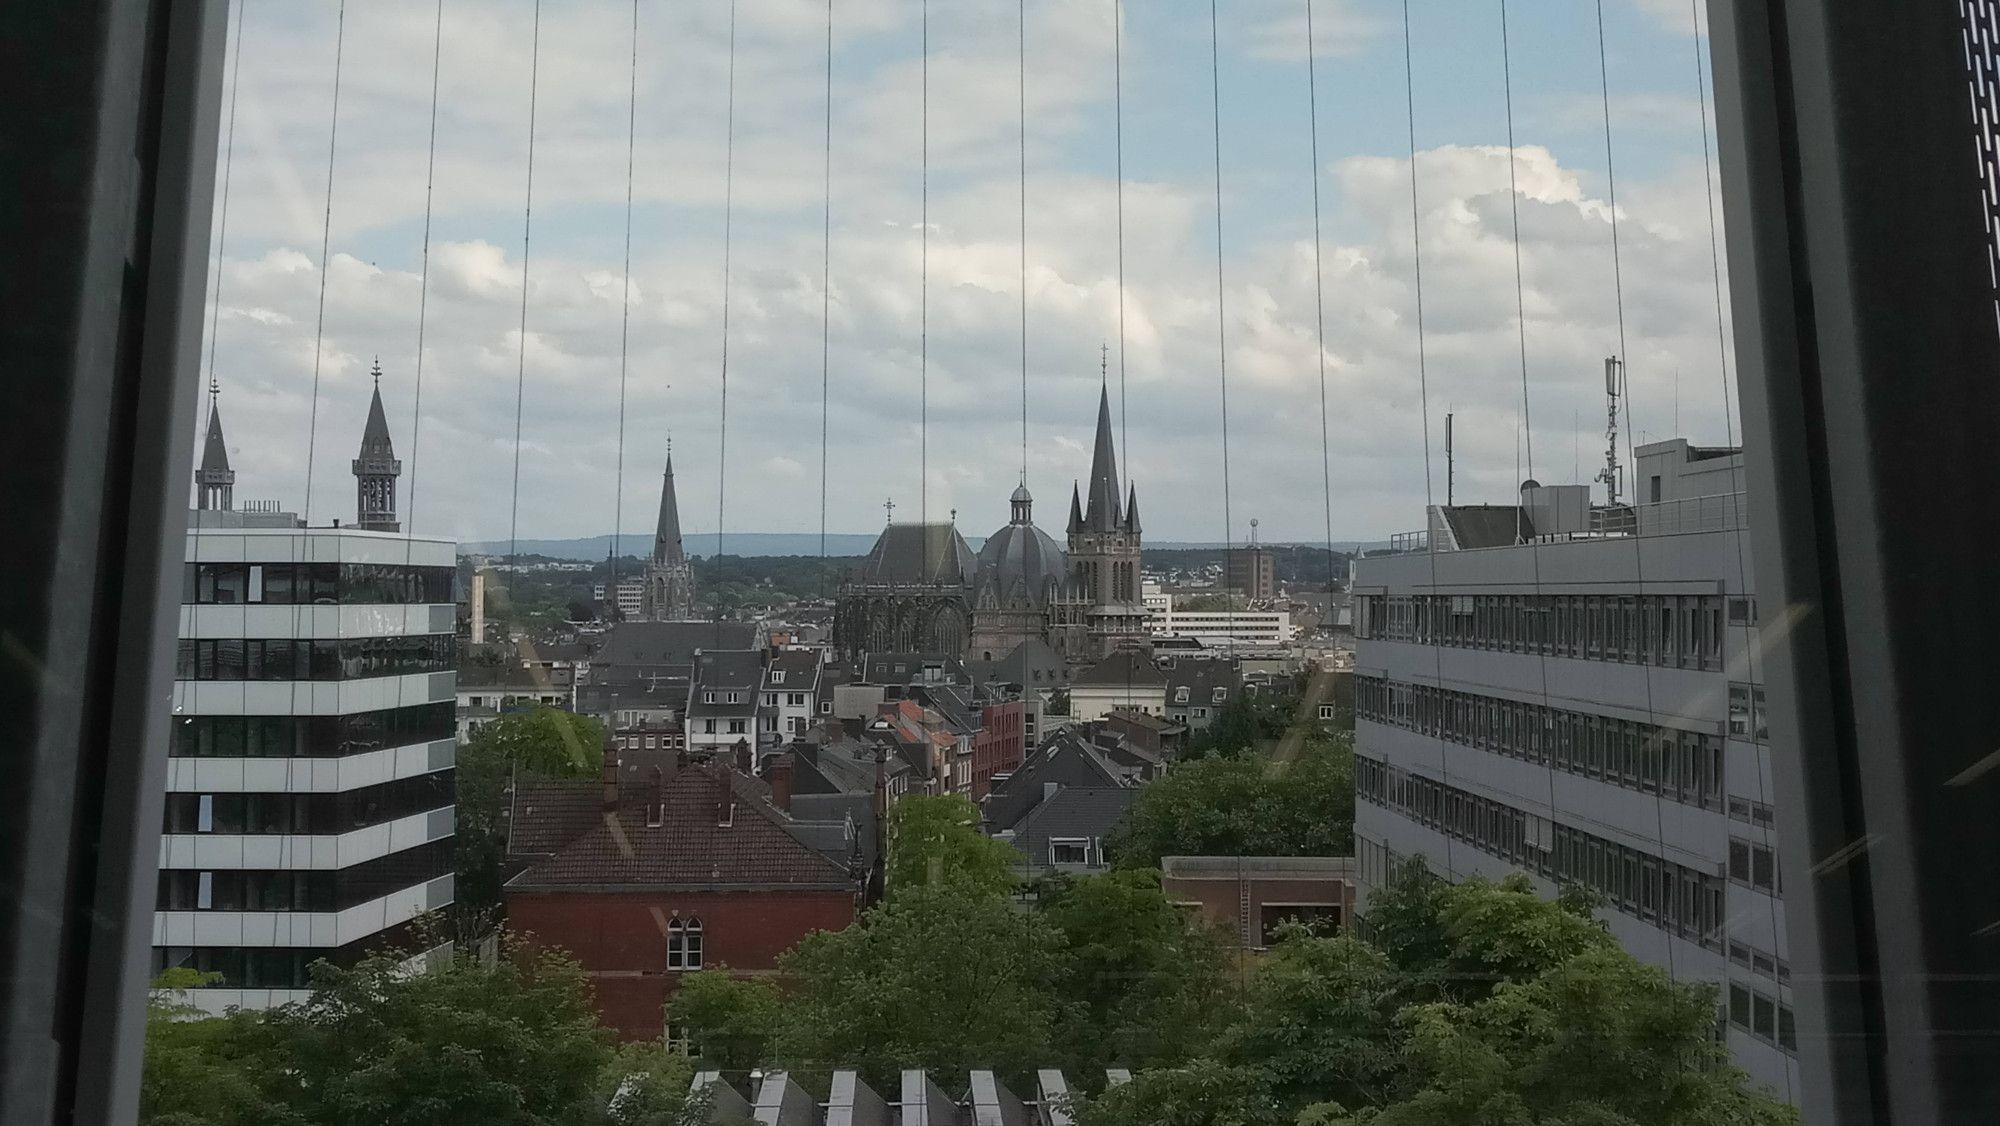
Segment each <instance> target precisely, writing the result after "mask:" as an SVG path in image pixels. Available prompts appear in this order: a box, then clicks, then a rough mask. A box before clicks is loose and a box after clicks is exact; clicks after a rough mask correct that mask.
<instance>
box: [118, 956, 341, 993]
mask: <svg viewBox="0 0 2000 1126" xmlns="http://www.w3.org/2000/svg"><path fill="white" fill-rule="evenodd" d="M334 954H335V951H333V950H327V949H314V948H310V947H293V946H279V947H251V948H245V947H241V946H155V947H154V948H153V976H154V977H158V976H159V975H160V974H162V973H164V972H166V971H167V970H172V969H191V970H197V971H199V972H201V973H205V974H218V975H220V977H221V980H220V981H218V982H216V983H214V984H213V985H210V986H207V987H206V988H211V989H304V988H306V987H307V986H308V985H310V984H311V983H312V982H311V977H310V975H309V974H308V973H307V972H306V971H307V967H309V966H311V965H312V964H313V963H314V962H322V961H331V960H332V959H333V956H334Z"/></svg>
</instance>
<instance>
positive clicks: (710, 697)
mask: <svg viewBox="0 0 2000 1126" xmlns="http://www.w3.org/2000/svg"><path fill="white" fill-rule="evenodd" d="M701 702H702V703H704V704H713V703H715V693H713V692H703V693H702V694H701Z"/></svg>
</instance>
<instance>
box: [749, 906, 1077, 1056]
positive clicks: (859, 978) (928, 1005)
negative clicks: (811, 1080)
mask: <svg viewBox="0 0 2000 1126" xmlns="http://www.w3.org/2000/svg"><path fill="white" fill-rule="evenodd" d="M1063 956H1064V940H1063V935H1062V932H1060V931H1058V930H1057V929H1055V928H1054V927H1052V926H1050V925H1049V923H1048V922H1047V921H1046V920H1045V919H1043V918H1041V917H1040V916H1038V915H1035V914H1031V913H1028V912H1025V911H1021V910H1019V909H1018V908H1016V907H1015V905H1014V904H1013V903H1012V902H1011V901H1010V900H1009V899H1007V898H1005V897H1002V896H995V895H982V894H974V893H971V892H969V891H968V890H967V889H965V888H964V887H954V886H949V885H947V886H942V887H917V888H910V889H906V890H905V891H903V892H902V893H900V894H899V895H897V896H896V897H895V898H894V899H891V900H888V901H887V902H885V903H882V904H879V905H877V906H875V907H873V908H871V909H870V910H869V911H868V912H867V914H866V915H865V916H863V918H862V920H861V922H860V923H859V924H858V925H856V926H853V927H849V928H848V929H846V930H843V931H821V932H818V933H816V934H811V935H808V936H807V937H806V938H805V939H804V941H802V942H800V943H799V945H798V946H797V947H796V948H794V949H793V950H792V951H791V952H790V953H788V954H786V955H785V956H784V957H783V959H781V961H780V969H781V970H782V971H783V973H784V975H785V976H786V978H787V979H788V981H789V983H790V986H791V992H790V996H789V997H788V998H787V1003H786V1006H785V1015H784V1021H783V1027H782V1028H781V1030H780V1032H779V1034H778V1052H777V1054H778V1057H779V1058H780V1059H781V1060H783V1061H785V1062H786V1063H787V1064H789V1065H790V1066H792V1067H794V1068H795V1069H799V1070H805V1069H823V1068H825V1067H827V1066H829V1065H830V1064H831V1063H833V1062H835V1061H838V1062H840V1063H842V1064H845V1065H846V1066H851V1067H854V1068H856V1069H857V1070H859V1071H860V1072H861V1073H862V1075H863V1076H864V1077H865V1078H866V1080H867V1081H868V1082H869V1083H870V1084H871V1085H873V1086H875V1088H876V1090H878V1091H882V1090H890V1089H892V1088H891V1087H890V1086H889V1084H891V1083H893V1082H894V1081H895V1080H896V1076H897V1074H898V1072H899V1071H900V1070H901V1069H903V1068H908V1067H923V1068H930V1069H933V1070H938V1071H942V1072H945V1073H948V1074H951V1075H956V1076H963V1075H964V1074H965V1073H966V1072H967V1071H969V1070H971V1069H973V1068H992V1069H994V1070H996V1071H999V1072H1001V1073H1002V1074H1003V1075H1007V1076H1010V1077H1011V1078H1012V1080H1013V1081H1014V1082H1016V1083H1019V1082H1021V1081H1023V1080H1024V1079H1025V1078H1027V1077H1029V1076H1032V1075H1033V1074H1034V1070H1035V1069H1036V1068H1038V1067H1045V1066H1048V1064H1049V1054H1048V1053H1049V1046H1050V1045H1051V1044H1052V1043H1054V1042H1055V1040H1056V1038H1057V1030H1058V1028H1059V1027H1060V1026H1061V1025H1062V1023H1063V1022H1064V1021H1067V1020H1071V1019H1074V1018H1075V1016H1076V1011H1075V1006H1073V1005H1072V1004H1071V1003H1070V1002H1069V1001H1068V1000H1067V999H1065V998H1064V997H1063V996H1062V994H1061V981H1062V976H1063Z"/></svg>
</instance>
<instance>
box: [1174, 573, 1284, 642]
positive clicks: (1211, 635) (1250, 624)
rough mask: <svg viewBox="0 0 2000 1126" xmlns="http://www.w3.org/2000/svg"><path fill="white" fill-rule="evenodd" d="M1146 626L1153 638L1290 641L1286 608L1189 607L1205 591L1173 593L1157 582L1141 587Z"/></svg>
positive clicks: (1207, 597) (1206, 596) (1204, 600)
mask: <svg viewBox="0 0 2000 1126" xmlns="http://www.w3.org/2000/svg"><path fill="white" fill-rule="evenodd" d="M1144 597H1145V608H1146V629H1147V632H1148V633H1149V634H1150V635H1151V636H1152V637H1153V638H1154V639H1155V640H1156V641H1157V640H1160V639H1164V638H1194V639H1197V640H1202V641H1238V642H1247V643H1250V644H1255V645H1286V644H1289V643H1290V642H1291V641H1292V636H1293V630H1292V613H1291V611H1290V610H1217V609H1189V608H1188V602H1189V601H1190V600H1191V599H1201V600H1202V602H1201V603H1200V604H1206V603H1208V601H1209V600H1210V599H1212V598H1213V597H1214V596H1213V595H1209V594H1196V595H1192V596H1190V595H1185V594H1174V593H1172V592H1171V591H1167V590H1163V589H1161V588H1160V586H1159V584H1157V583H1147V584H1146V587H1145V596H1144Z"/></svg>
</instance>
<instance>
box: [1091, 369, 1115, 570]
mask: <svg viewBox="0 0 2000 1126" xmlns="http://www.w3.org/2000/svg"><path fill="white" fill-rule="evenodd" d="M1085 499H1086V500H1087V501H1088V504H1087V506H1086V507H1085V509H1084V515H1083V522H1084V525H1085V526H1086V527H1087V528H1089V530H1091V531H1093V532H1111V531H1116V530H1117V529H1118V525H1119V523H1120V522H1121V518H1120V516H1119V512H1118V500H1119V498H1118V455H1117V451H1116V450H1115V449H1114V448H1113V447H1112V443H1111V385H1110V383H1109V382H1108V381H1107V382H1105V383H1103V384H1101V385H1100V386H1099V388H1098V393H1097V443H1096V446H1095V448H1094V449H1093V450H1092V451H1091V455H1090V493H1089V495H1088V496H1087V497H1086V498H1085Z"/></svg>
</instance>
